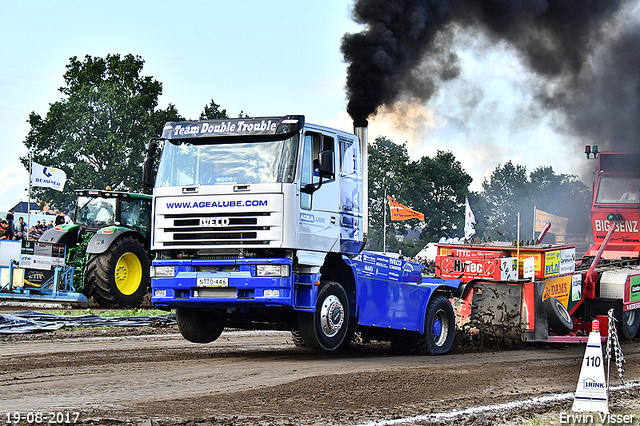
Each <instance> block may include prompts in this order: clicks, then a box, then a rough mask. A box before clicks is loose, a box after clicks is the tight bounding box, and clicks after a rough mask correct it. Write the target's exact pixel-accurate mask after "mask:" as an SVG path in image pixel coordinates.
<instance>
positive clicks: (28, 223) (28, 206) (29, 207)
mask: <svg viewBox="0 0 640 426" xmlns="http://www.w3.org/2000/svg"><path fill="white" fill-rule="evenodd" d="M32 163H33V156H32V154H31V152H29V191H27V235H26V238H25V239H27V240H28V239H29V231H31V173H32ZM23 237H24V236H23Z"/></svg>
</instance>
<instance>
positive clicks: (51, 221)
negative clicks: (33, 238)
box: [47, 219, 53, 229]
mask: <svg viewBox="0 0 640 426" xmlns="http://www.w3.org/2000/svg"><path fill="white" fill-rule="evenodd" d="M51 228H53V219H49V224H48V225H47V229H51Z"/></svg>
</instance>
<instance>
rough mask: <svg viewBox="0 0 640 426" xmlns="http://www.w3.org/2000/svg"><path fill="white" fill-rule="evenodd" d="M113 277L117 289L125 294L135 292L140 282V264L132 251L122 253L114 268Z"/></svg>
mask: <svg viewBox="0 0 640 426" xmlns="http://www.w3.org/2000/svg"><path fill="white" fill-rule="evenodd" d="M114 278H115V282H116V286H117V287H118V290H120V291H121V292H122V294H125V295H127V296H129V295H131V294H133V293H135V292H136V290H137V289H138V287H140V283H141V282H142V264H141V263H140V259H138V257H137V256H136V255H135V254H133V253H125V254H123V255H122V256H121V257H120V258H119V259H118V261H117V262H116V266H115V268H114Z"/></svg>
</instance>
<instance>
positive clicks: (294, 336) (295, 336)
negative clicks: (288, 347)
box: [291, 330, 307, 348]
mask: <svg viewBox="0 0 640 426" xmlns="http://www.w3.org/2000/svg"><path fill="white" fill-rule="evenodd" d="M291 340H293V344H294V345H296V347H297V348H306V347H307V345H306V344H305V343H304V339H303V338H302V335H301V334H300V332H299V331H298V330H295V331H292V332H291Z"/></svg>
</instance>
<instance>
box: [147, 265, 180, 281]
mask: <svg viewBox="0 0 640 426" xmlns="http://www.w3.org/2000/svg"><path fill="white" fill-rule="evenodd" d="M175 274H176V271H175V268H174V267H173V266H152V267H151V278H155V277H171V278H173V277H174V276H175Z"/></svg>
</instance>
